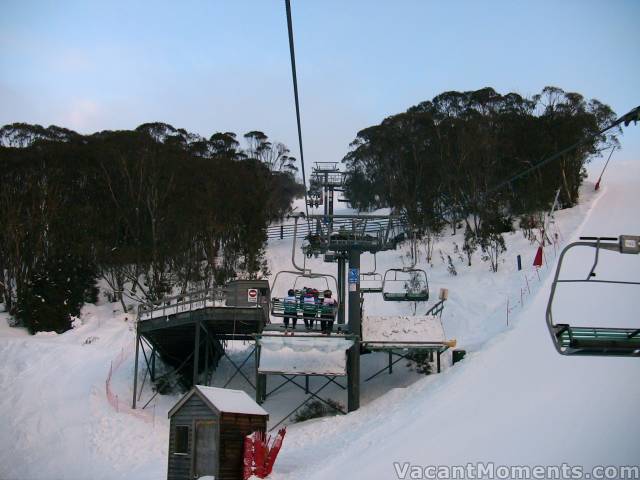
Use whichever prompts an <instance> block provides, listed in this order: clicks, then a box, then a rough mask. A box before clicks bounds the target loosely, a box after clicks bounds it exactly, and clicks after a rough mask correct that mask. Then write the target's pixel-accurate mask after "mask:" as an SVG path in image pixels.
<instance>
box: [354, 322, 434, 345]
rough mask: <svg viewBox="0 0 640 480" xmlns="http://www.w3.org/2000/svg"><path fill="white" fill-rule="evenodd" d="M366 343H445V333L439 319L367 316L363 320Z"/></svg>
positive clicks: (363, 333) (363, 336) (363, 337)
mask: <svg viewBox="0 0 640 480" xmlns="http://www.w3.org/2000/svg"><path fill="white" fill-rule="evenodd" d="M362 339H363V341H364V342H385V343H386V342H389V343H391V342H393V343H394V344H402V342H444V341H445V333H444V328H443V327H442V322H441V321H440V318H439V317H436V316H432V315H426V316H415V317H414V316H365V317H364V318H363V319H362Z"/></svg>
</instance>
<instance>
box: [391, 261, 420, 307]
mask: <svg viewBox="0 0 640 480" xmlns="http://www.w3.org/2000/svg"><path fill="white" fill-rule="evenodd" d="M398 285H401V287H400V288H394V286H395V287H398ZM382 298H383V299H384V300H386V301H388V302H426V301H427V300H429V280H428V278H427V272H425V271H424V270H422V269H420V268H413V267H409V268H390V269H389V270H387V271H386V272H385V273H384V278H383V280H382Z"/></svg>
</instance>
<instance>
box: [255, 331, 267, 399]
mask: <svg viewBox="0 0 640 480" xmlns="http://www.w3.org/2000/svg"><path fill="white" fill-rule="evenodd" d="M254 355H255V357H254V359H255V368H256V403H259V404H262V403H263V402H264V401H265V400H266V398H267V376H266V375H264V374H262V373H259V372H258V368H259V367H260V345H259V344H258V343H257V342H256V348H255V350H254Z"/></svg>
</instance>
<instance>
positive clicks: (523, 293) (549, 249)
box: [506, 231, 561, 325]
mask: <svg viewBox="0 0 640 480" xmlns="http://www.w3.org/2000/svg"><path fill="white" fill-rule="evenodd" d="M560 247H561V236H560V232H559V231H556V233H555V234H554V235H553V238H552V239H551V243H550V244H547V245H545V246H538V247H536V255H535V259H534V262H533V266H532V268H531V270H530V271H524V272H522V281H521V284H520V286H519V291H518V292H517V293H515V294H510V295H509V296H508V297H507V302H506V314H507V325H509V320H510V317H511V313H512V312H513V311H514V310H516V309H519V308H520V309H521V308H524V302H525V300H526V299H527V297H528V296H530V295H531V294H532V288H533V286H534V285H536V284H541V283H542V280H544V276H541V274H540V272H543V273H545V272H546V271H548V270H549V258H548V256H549V255H553V258H552V259H553V260H555V258H556V257H557V255H558V253H559V250H560Z"/></svg>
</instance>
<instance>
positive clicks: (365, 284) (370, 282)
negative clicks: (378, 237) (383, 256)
mask: <svg viewBox="0 0 640 480" xmlns="http://www.w3.org/2000/svg"><path fill="white" fill-rule="evenodd" d="M376 267H377V263H376V255H375V253H374V254H373V271H371V272H366V273H361V274H360V293H382V284H383V278H382V275H381V274H380V273H377V272H376V269H377V268H376Z"/></svg>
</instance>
